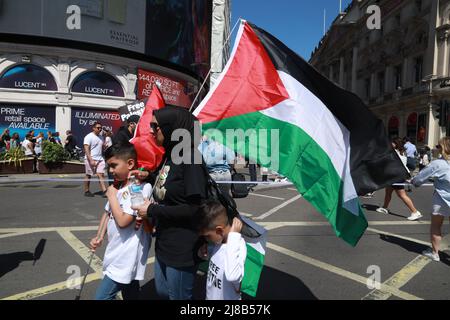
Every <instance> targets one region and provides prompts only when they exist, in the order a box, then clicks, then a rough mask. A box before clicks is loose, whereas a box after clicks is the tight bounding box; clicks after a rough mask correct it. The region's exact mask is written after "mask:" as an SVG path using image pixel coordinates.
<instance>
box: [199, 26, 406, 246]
mask: <svg viewBox="0 0 450 320" xmlns="http://www.w3.org/2000/svg"><path fill="white" fill-rule="evenodd" d="M194 114H195V115H196V116H197V117H198V118H199V120H200V121H201V122H202V130H203V131H204V132H205V131H207V130H208V129H211V128H215V129H218V130H220V132H222V133H223V134H224V135H226V131H227V129H242V130H244V131H246V130H253V133H252V134H253V135H256V137H250V138H249V137H246V138H245V139H243V140H240V141H238V142H237V143H234V142H233V141H230V140H229V139H228V140H227V141H225V143H226V144H227V146H228V147H230V148H233V149H234V150H235V151H236V152H238V153H240V154H242V155H244V156H246V157H247V158H250V159H252V160H256V161H257V162H258V163H259V164H261V165H263V166H265V167H269V168H271V169H273V170H275V171H277V172H279V173H280V174H282V175H284V176H286V177H288V178H289V180H290V181H292V182H293V183H294V184H295V186H296V188H297V189H298V191H299V192H300V193H301V194H302V195H303V197H304V198H305V199H306V200H308V201H309V202H310V203H311V204H312V205H313V206H314V207H315V208H316V209H317V210H318V211H319V212H320V213H322V214H323V215H324V216H325V217H326V218H327V219H328V221H329V222H330V223H331V225H332V227H333V229H334V231H335V233H336V234H337V236H338V237H341V238H342V239H344V240H345V241H346V242H348V243H349V244H351V245H353V246H355V245H356V244H357V242H358V240H359V239H360V237H361V236H362V235H363V233H364V230H365V229H366V228H367V221H366V218H365V217H364V213H363V210H362V208H361V206H360V203H359V200H358V195H363V194H366V193H368V192H372V191H374V190H377V189H380V188H383V187H385V186H388V185H391V184H392V183H395V182H399V181H403V180H404V179H406V177H407V172H406V170H405V169H404V167H403V165H402V163H401V161H400V159H399V157H398V156H397V154H396V153H395V151H394V150H393V149H392V147H391V144H390V141H389V139H388V137H387V135H386V131H385V128H384V125H383V123H382V121H381V120H379V119H377V118H376V117H375V116H374V115H373V114H372V113H371V112H370V111H369V109H368V108H367V107H366V106H365V105H364V103H363V102H362V101H361V100H360V99H359V98H358V97H357V96H356V95H354V94H353V93H351V92H348V91H345V90H343V89H341V88H339V87H338V86H336V85H334V84H333V83H332V82H330V81H329V80H328V79H326V78H325V77H323V76H322V75H321V74H320V73H319V72H317V71H316V70H315V69H314V68H313V67H312V66H311V65H309V64H308V63H307V62H305V61H304V60H303V59H302V58H301V57H299V56H298V55H297V54H296V53H295V52H293V51H292V50H290V49H289V48H287V47H286V46H285V45H284V44H283V43H281V42H280V41H279V40H277V39H276V38H275V37H273V36H272V35H270V34H269V33H267V32H265V31H264V30H262V29H259V28H257V27H256V26H254V25H252V24H250V23H248V22H246V21H242V23H241V26H240V29H239V31H238V35H237V38H236V43H235V47H234V49H233V53H232V55H231V58H230V60H229V62H228V64H227V66H226V67H225V69H224V71H223V73H222V74H221V76H220V77H219V79H218V81H217V82H216V85H215V87H214V88H213V89H211V91H210V92H209V94H208V95H207V96H206V98H205V99H204V100H203V101H202V103H201V104H200V105H199V107H198V108H197V109H196V110H195V112H194ZM260 129H271V132H273V131H274V129H277V130H278V131H276V130H275V132H278V133H279V144H278V145H276V144H275V147H276V148H275V149H276V150H272V149H274V147H273V146H274V144H272V143H269V144H267V143H264V144H263V143H262V142H264V140H265V139H267V135H268V134H267V133H266V134H263V133H260V131H261V130H260ZM261 132H264V130H262V131H261ZM253 138H255V139H253ZM272 139H273V138H272ZM233 140H234V139H233ZM254 149H258V155H257V156H253V155H252V152H250V151H251V150H254ZM262 149H264V150H262ZM271 152H272V153H271ZM261 154H270V157H271V158H273V156H274V155H275V156H276V157H277V158H279V164H277V165H276V166H275V165H274V164H273V163H269V164H267V163H263V161H262V160H264V159H262V156H261ZM266 158H267V157H266ZM274 167H275V168H274ZM276 167H278V168H276Z"/></svg>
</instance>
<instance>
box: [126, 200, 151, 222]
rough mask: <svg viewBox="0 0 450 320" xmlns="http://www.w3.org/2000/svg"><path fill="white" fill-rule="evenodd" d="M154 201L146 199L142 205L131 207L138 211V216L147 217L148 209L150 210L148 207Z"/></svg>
mask: <svg viewBox="0 0 450 320" xmlns="http://www.w3.org/2000/svg"><path fill="white" fill-rule="evenodd" d="M152 203H154V201H150V200H148V199H145V200H144V203H143V204H141V205H140V206H137V207H134V206H131V209H133V210H136V211H137V215H138V218H140V219H147V217H148V216H147V210H148V207H149V206H150V205H151V204H152ZM138 218H137V219H138ZM136 223H137V221H136Z"/></svg>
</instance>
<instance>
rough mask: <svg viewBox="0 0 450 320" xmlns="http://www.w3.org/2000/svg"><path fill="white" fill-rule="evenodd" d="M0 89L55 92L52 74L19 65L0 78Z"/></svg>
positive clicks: (55, 86)
mask: <svg viewBox="0 0 450 320" xmlns="http://www.w3.org/2000/svg"><path fill="white" fill-rule="evenodd" d="M0 88H9V89H21V90H41V91H57V90H58V86H57V85H56V81H55V79H54V78H53V76H52V74H51V73H50V72H48V71H47V70H46V69H45V68H43V67H39V66H36V65H34V64H21V65H16V66H14V67H12V68H10V69H8V70H7V71H6V72H5V73H3V75H2V76H1V77H0Z"/></svg>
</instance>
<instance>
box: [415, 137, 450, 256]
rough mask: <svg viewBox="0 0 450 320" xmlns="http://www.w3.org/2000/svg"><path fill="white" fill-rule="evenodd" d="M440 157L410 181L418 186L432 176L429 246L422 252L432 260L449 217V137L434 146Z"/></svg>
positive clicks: (437, 250) (436, 253)
mask: <svg viewBox="0 0 450 320" xmlns="http://www.w3.org/2000/svg"><path fill="white" fill-rule="evenodd" d="M436 148H437V149H438V151H439V154H440V156H441V158H439V159H437V160H434V161H432V162H431V163H430V164H429V165H428V166H427V167H425V168H424V169H423V170H422V171H420V172H419V174H418V175H417V176H415V177H414V179H412V181H411V183H412V184H413V185H414V186H415V187H419V186H421V185H422V184H424V183H425V182H427V181H428V179H429V178H434V188H435V191H434V194H433V201H432V204H433V207H432V215H431V228H430V233H431V246H432V247H431V248H428V249H427V250H425V251H423V252H422V254H423V255H425V256H427V257H429V258H430V259H432V260H434V261H439V260H440V258H439V248H440V244H441V240H442V224H443V223H444V219H445V218H446V217H447V218H450V137H444V138H442V139H441V140H439V144H438V145H437V146H436Z"/></svg>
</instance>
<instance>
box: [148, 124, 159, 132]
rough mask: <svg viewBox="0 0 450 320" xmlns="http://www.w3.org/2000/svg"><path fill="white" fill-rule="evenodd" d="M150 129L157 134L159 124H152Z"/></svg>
mask: <svg viewBox="0 0 450 320" xmlns="http://www.w3.org/2000/svg"><path fill="white" fill-rule="evenodd" d="M150 128H152V131H153V132H154V133H156V132H157V131H158V129H159V124H157V123H156V122H150Z"/></svg>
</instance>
